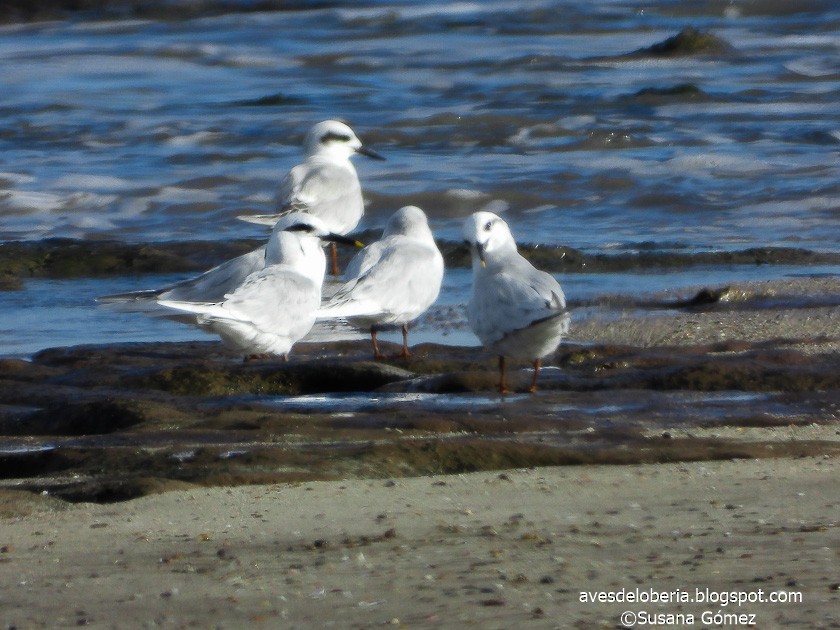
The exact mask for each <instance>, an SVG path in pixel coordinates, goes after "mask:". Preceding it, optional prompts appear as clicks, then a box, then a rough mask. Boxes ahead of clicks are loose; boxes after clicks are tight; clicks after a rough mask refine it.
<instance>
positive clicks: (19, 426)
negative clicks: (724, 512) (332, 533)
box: [0, 278, 840, 502]
mask: <svg viewBox="0 0 840 630" xmlns="http://www.w3.org/2000/svg"><path fill="white" fill-rule="evenodd" d="M718 294H719V299H717V300H715V301H712V303H711V304H704V305H702V306H682V307H679V308H673V309H670V310H668V311H661V310H660V311H655V312H653V313H648V314H644V313H643V314H639V313H638V312H636V311H633V312H630V313H626V314H624V315H622V316H618V317H616V315H615V313H612V314H611V315H610V316H609V317H607V318H600V317H598V316H590V317H589V318H588V319H584V320H582V321H578V322H576V323H575V329H574V333H575V337H574V338H575V339H579V340H581V339H586V340H588V341H587V343H586V344H581V343H575V342H570V343H569V344H565V345H563V346H561V349H560V350H558V352H557V354H556V355H555V356H554V357H552V358H551V359H550V360H548V361H546V364H547V365H550V366H552V367H551V368H549V369H547V370H545V372H544V374H543V376H542V378H541V381H540V386H541V391H540V392H539V393H538V394H537V395H535V396H530V395H527V394H525V393H517V394H515V395H513V396H509V397H507V398H505V399H501V398H499V396H498V395H497V394H496V393H495V386H496V379H497V375H496V372H495V362H494V360H493V357H490V356H488V355H487V354H486V353H484V352H482V351H481V350H480V349H477V348H463V347H453V346H442V345H436V344H423V345H420V346H418V347H416V348H414V356H413V357H412V358H411V359H408V360H402V359H395V360H392V361H385V362H374V361H371V360H370V350H369V344H368V342H366V341H358V342H340V343H329V344H319V343H309V344H300V345H299V346H298V347H296V351H295V352H294V353H293V356H292V359H291V360H290V361H289V362H282V361H265V362H252V363H243V362H242V361H241V358H239V357H237V356H233V355H231V354H229V353H227V352H226V351H225V350H224V349H223V348H222V346H221V344H219V343H216V342H194V343H158V344H113V345H106V346H78V347H72V348H57V349H51V350H44V351H42V352H40V353H38V354H36V355H35V356H34V357H32V359H31V360H30V361H25V360H18V359H5V360H2V361H0V434H2V435H3V438H2V443H3V447H2V449H0V477H2V480H3V481H2V485H3V486H4V487H5V488H7V489H15V490H20V489H25V490H29V491H32V492H34V493H36V494H38V493H47V494H48V495H50V496H56V497H61V498H64V499H67V500H71V501H98V502H110V501H119V500H124V499H129V498H134V497H137V496H141V495H144V494H149V493H154V492H158V491H160V490H165V489H168V488H172V487H175V488H179V487H183V486H184V484H191V485H211V486H212V485H223V486H230V485H240V484H255V483H278V482H287V481H301V480H313V479H344V478H377V477H378V478H396V477H403V476H417V475H426V474H438V473H463V472H471V471H480V470H499V469H507V468H516V467H528V466H549V465H565V464H585V463H602V464H603V463H622V464H631V463H657V462H671V461H696V460H713V459H731V458H733V457H737V458H754V457H787V456H797V457H798V456H808V455H830V456H835V455H837V454H838V452H840V442H838V439H837V429H836V427H837V423H838V409H840V352H838V347H840V346H838V344H839V343H840V326H838V323H840V308H838V307H837V306H830V305H829V306H827V305H826V304H831V303H832V302H833V300H836V296H837V295H840V282H838V281H837V280H836V279H830V278H824V279H813V280H795V281H782V282H776V283H755V284H745V285H742V286H737V287H729V288H728V289H727V290H726V291H722V290H721V291H718ZM727 296H728V297H727ZM721 297H722V298H723V299H720V298H721ZM771 298H772V300H771ZM668 300H674V301H675V302H676V303H679V301H678V300H676V298H673V296H671V297H669V296H663V301H668ZM388 349H389V350H390V351H391V353H392V354H395V351H396V347H395V346H393V347H390V348H388ZM386 351H387V350H386ZM519 367H520V368H521V371H519V372H517V373H516V375H515V379H518V381H519V383H518V385H519V387H518V390H519V392H524V390H525V387H526V384H527V381H528V376H529V374H528V371H527V370H525V369H524V368H525V366H519ZM514 382H515V383H516V380H515V381H514ZM813 426H824V427H826V429H825V430H824V431H821V432H819V433H818V434H817V437H813V439H810V438H809V439H801V440H799V439H797V440H786V441H779V440H776V439H773V437H772V431H773V430H776V429H778V428H779V427H803V428H805V427H813ZM760 427H764V428H766V429H767V431H768V432H767V434H766V436H764V435H762V433H761V431H760V430H759V429H758V428H760ZM745 428H750V429H754V430H753V431H752V432H750V433H748V434H747V433H743V434H741V433H739V430H743V429H745ZM723 429H725V430H723ZM745 435H749V439H744V436H745Z"/></svg>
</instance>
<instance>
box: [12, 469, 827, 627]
mask: <svg viewBox="0 0 840 630" xmlns="http://www.w3.org/2000/svg"><path fill="white" fill-rule="evenodd" d="M838 473H840V462H838V461H837V459H831V458H822V457H810V458H801V459H771V460H750V461H721V462H710V463H707V462H703V463H690V464H667V465H662V464H658V465H641V466H601V467H559V468H543V469H524V470H510V471H505V472H501V473H499V472H493V473H476V474H469V475H452V476H433V477H422V478H412V479H398V480H385V479H375V480H356V481H335V482H311V483H302V484H295V485H286V484H280V485H265V486H252V487H236V488H212V489H189V490H182V491H173V492H168V493H165V494H162V495H156V496H151V497H145V498H142V499H138V500H134V501H130V502H126V503H119V504H112V505H93V504H77V505H73V506H72V507H68V506H67V505H66V504H60V503H58V502H56V501H55V500H53V499H50V498H47V497H34V498H31V499H26V500H21V502H17V503H14V506H13V509H14V510H15V511H17V512H18V513H19V515H18V516H10V515H9V509H11V506H10V504H9V503H8V502H6V503H5V504H4V505H3V509H4V510H5V511H6V514H5V515H4V519H3V521H2V529H0V532H2V539H0V548H1V549H2V554H1V555H0V576H2V577H0V583H2V587H3V588H2V593H3V595H2V598H3V606H2V613H0V616H2V622H3V624H4V626H5V627H15V628H57V627H72V626H90V627H101V628H129V627H132V628H135V627H136V628H142V627H146V628H153V627H165V628H190V627H200V628H207V627H211V628H241V627H266V628H373V627H383V626H384V627H389V626H390V627H411V628H427V627H428V628H460V627H475V628H512V627H526V628H616V627H625V626H627V627H629V626H630V625H631V624H630V623H628V619H627V618H626V617H624V618H622V614H623V613H626V612H628V611H629V612H631V613H633V614H634V615H637V620H640V619H641V620H645V621H646V622H647V624H646V625H654V624H651V623H650V620H651V619H653V620H654V621H656V620H661V621H668V620H670V621H681V622H684V623H662V624H656V625H657V626H658V627H677V626H680V627H697V628H700V627H758V628H831V627H837V625H838V624H839V623H840V607H838V601H840V590H838V589H840V586H838V583H840V573H838V566H840V562H838V548H840V536H838V532H839V531H840V530H838V514H839V513H840V502H838V499H837V493H836V478H837V475H838ZM27 512H28V513H27ZM698 589H699V592H698ZM590 596H591V597H596V598H598V597H600V598H601V600H603V599H604V598H607V601H606V602H605V601H599V600H597V599H596V601H595V602H590V601H589V600H588V598H589V597H590ZM611 597H612V598H615V599H619V600H620V599H622V598H624V599H625V600H626V599H627V598H631V599H632V598H634V597H635V598H638V599H641V600H644V601H642V602H629V601H624V602H621V601H617V602H614V603H609V599H608V598H611ZM698 597H706V598H707V599H708V598H711V599H715V598H717V599H715V601H714V602H712V603H710V602H705V603H699V602H697V601H694V600H697V599H698ZM721 597H727V598H730V599H737V598H738V597H741V599H742V600H743V602H742V604H741V605H738V604H737V603H734V602H728V605H726V606H724V605H722V604H721V603H720V602H721V601H723V600H721V599H720V598H721ZM652 598H658V599H659V600H662V599H663V598H669V600H668V601H666V602H665V603H662V602H661V601H659V602H651V601H649V600H650V599H652ZM686 598H691V599H686ZM764 598H766V599H767V600H768V601H764ZM770 598H774V599H781V600H783V601H785V602H786V603H770V602H769V599H770ZM800 598H801V601H800ZM759 599H761V600H762V601H758V600H759ZM582 600H585V601H582ZM644 615H675V617H673V618H665V617H659V618H657V617H644ZM680 615H681V616H680ZM703 615H706V616H705V617H703ZM710 615H711V616H710ZM714 615H719V616H718V617H714ZM723 615H729V616H726V617H724V616H723ZM731 615H736V616H737V617H732V616H731ZM703 619H706V620H707V621H709V620H711V621H714V620H715V619H716V620H717V621H721V622H723V621H727V623H722V624H714V623H704V622H703ZM733 620H734V621H736V622H738V623H729V622H732V621H733ZM741 621H747V623H740V622H741ZM639 625H642V624H641V623H639Z"/></svg>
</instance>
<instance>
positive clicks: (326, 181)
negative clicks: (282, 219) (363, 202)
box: [277, 163, 361, 227]
mask: <svg viewBox="0 0 840 630" xmlns="http://www.w3.org/2000/svg"><path fill="white" fill-rule="evenodd" d="M360 196H361V188H360V186H359V180H358V178H357V177H356V175H355V173H354V172H353V171H351V170H349V169H347V168H345V167H342V166H340V165H336V164H329V163H327V164H321V163H318V164H310V163H304V164H299V165H297V166H295V167H294V168H293V169H292V170H291V171H289V174H288V175H287V176H286V178H285V179H284V181H283V182H282V183H281V185H280V189H279V190H278V193H277V209H278V211H279V212H281V213H287V212H296V211H299V212H309V213H310V214H314V215H315V216H317V217H319V218H320V219H323V220H324V221H326V222H327V224H328V225H330V226H331V227H332V224H333V223H335V222H336V221H337V220H339V218H340V217H341V216H342V215H343V213H344V211H345V209H346V208H348V207H352V208H354V209H355V208H356V206H358V205H359V203H360ZM339 222H341V221H339Z"/></svg>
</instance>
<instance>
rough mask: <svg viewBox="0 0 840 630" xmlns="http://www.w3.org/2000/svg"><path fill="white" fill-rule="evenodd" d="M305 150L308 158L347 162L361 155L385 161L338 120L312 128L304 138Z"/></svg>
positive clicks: (326, 121)
mask: <svg viewBox="0 0 840 630" xmlns="http://www.w3.org/2000/svg"><path fill="white" fill-rule="evenodd" d="M303 148H304V152H305V153H306V157H312V156H315V155H318V156H322V157H332V158H336V159H343V160H346V159H349V158H351V157H353V156H354V155H356V154H357V153H360V154H362V155H366V156H368V157H371V158H374V159H376V160H384V159H385V158H383V157H382V156H381V155H379V154H378V153H377V152H376V151H373V150H371V149H368V148H367V147H365V146H364V145H363V144H362V141H361V140H359V138H358V137H357V136H356V133H355V132H354V131H353V130H352V129H350V127H348V126H347V125H345V124H344V123H343V122H340V121H338V120H325V121H323V122H319V123H318V124H317V125H315V126H314V127H312V129H310V130H309V132H308V133H307V134H306V138H304V141H303Z"/></svg>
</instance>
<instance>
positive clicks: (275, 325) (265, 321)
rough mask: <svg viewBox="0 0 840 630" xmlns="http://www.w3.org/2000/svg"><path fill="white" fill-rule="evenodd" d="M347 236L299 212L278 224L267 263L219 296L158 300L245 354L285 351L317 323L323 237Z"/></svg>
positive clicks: (260, 355)
mask: <svg viewBox="0 0 840 630" xmlns="http://www.w3.org/2000/svg"><path fill="white" fill-rule="evenodd" d="M347 240H348V239H347V238H346V237H344V236H341V235H338V234H332V233H331V232H330V231H329V230H327V229H326V226H325V225H324V223H323V221H321V220H320V219H318V218H317V217H314V216H312V215H310V214H306V213H303V212H295V213H292V214H289V215H286V216H285V217H283V218H282V219H280V220H279V221H278V222H277V223H276V224H275V226H274V230H273V231H272V234H271V238H270V239H269V241H268V244H267V245H266V248H265V263H266V264H265V266H264V267H263V268H261V269H259V270H258V271H255V272H254V273H252V274H250V275H249V276H247V277H246V278H245V279H244V280H243V281H242V282H241V284H239V285H238V286H236V287H233V288H232V289H231V290H230V292H229V293H227V294H225V296H224V297H223V298H222V299H221V300H218V301H213V302H210V301H183V300H171V299H170V300H167V299H161V300H158V303H159V304H160V305H161V306H162V307H165V308H168V309H172V311H174V312H178V313H186V314H189V315H193V316H194V319H192V320H191V319H187V320H186V321H187V323H192V324H194V325H197V326H199V327H200V328H203V329H205V330H207V331H209V332H213V333H215V334H217V335H219V336H220V337H221V339H222V341H223V342H224V343H225V345H227V346H228V347H230V348H233V349H235V350H238V351H240V352H242V353H243V354H244V355H245V358H246V360H248V359H252V358H263V357H267V356H268V355H281V356H284V357H285V356H287V355H288V353H289V351H290V350H291V349H292V346H293V345H294V344H295V343H297V342H298V341H299V340H300V339H302V338H303V337H304V336H305V335H306V334H307V333H308V332H309V331H310V329H311V328H312V326H313V324H314V323H315V313H316V311H317V310H318V307H319V306H320V305H321V287H322V285H323V282H324V273H325V271H326V264H327V261H326V257H325V256H324V250H323V247H322V244H321V242H322V241H332V242H336V241H339V242H343V241H347Z"/></svg>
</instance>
